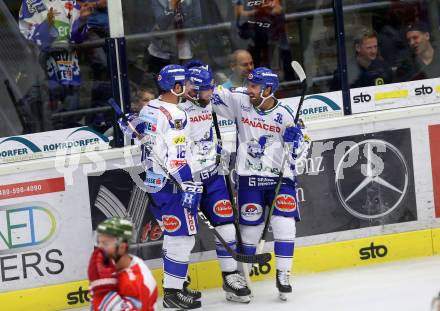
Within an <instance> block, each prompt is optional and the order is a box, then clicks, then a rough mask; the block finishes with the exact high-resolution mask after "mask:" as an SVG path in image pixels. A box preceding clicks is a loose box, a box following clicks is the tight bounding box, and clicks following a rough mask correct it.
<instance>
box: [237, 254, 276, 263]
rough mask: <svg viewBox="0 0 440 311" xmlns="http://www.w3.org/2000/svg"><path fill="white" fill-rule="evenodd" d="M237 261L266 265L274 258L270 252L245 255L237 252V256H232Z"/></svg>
mask: <svg viewBox="0 0 440 311" xmlns="http://www.w3.org/2000/svg"><path fill="white" fill-rule="evenodd" d="M232 257H233V258H234V259H235V260H236V261H239V262H244V263H250V264H255V263H256V264H259V265H264V264H265V263H267V262H269V261H270V260H271V259H272V255H271V254H270V253H263V254H256V255H244V254H240V253H237V254H236V256H232Z"/></svg>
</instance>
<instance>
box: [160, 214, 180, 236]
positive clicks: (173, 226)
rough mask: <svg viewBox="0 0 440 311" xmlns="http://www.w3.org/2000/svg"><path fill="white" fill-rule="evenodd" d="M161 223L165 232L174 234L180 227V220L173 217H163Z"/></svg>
mask: <svg viewBox="0 0 440 311" xmlns="http://www.w3.org/2000/svg"><path fill="white" fill-rule="evenodd" d="M162 222H163V226H164V228H165V230H166V231H167V232H170V233H172V232H176V231H177V230H179V229H180V227H181V226H182V223H181V222H180V219H179V218H177V217H176V216H174V215H163V216H162Z"/></svg>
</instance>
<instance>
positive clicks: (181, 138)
mask: <svg viewBox="0 0 440 311" xmlns="http://www.w3.org/2000/svg"><path fill="white" fill-rule="evenodd" d="M185 142H186V137H185V136H183V135H182V136H177V137H174V138H173V144H174V145H181V144H184V143H185Z"/></svg>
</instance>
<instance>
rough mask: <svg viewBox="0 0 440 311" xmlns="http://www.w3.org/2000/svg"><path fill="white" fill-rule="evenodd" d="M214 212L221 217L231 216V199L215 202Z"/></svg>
mask: <svg viewBox="0 0 440 311" xmlns="http://www.w3.org/2000/svg"><path fill="white" fill-rule="evenodd" d="M214 213H215V214H216V215H217V216H220V217H231V216H232V215H233V211H232V204H231V201H229V200H220V201H217V202H216V203H215V204H214Z"/></svg>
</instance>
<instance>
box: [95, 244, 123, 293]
mask: <svg viewBox="0 0 440 311" xmlns="http://www.w3.org/2000/svg"><path fill="white" fill-rule="evenodd" d="M88 275H89V281H90V291H91V292H92V295H105V294H106V293H107V292H109V291H117V279H116V267H115V264H114V262H113V260H112V259H106V258H105V255H104V251H103V250H101V249H100V248H98V247H96V248H95V250H94V251H93V253H92V256H91V257H90V261H89V268H88Z"/></svg>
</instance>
